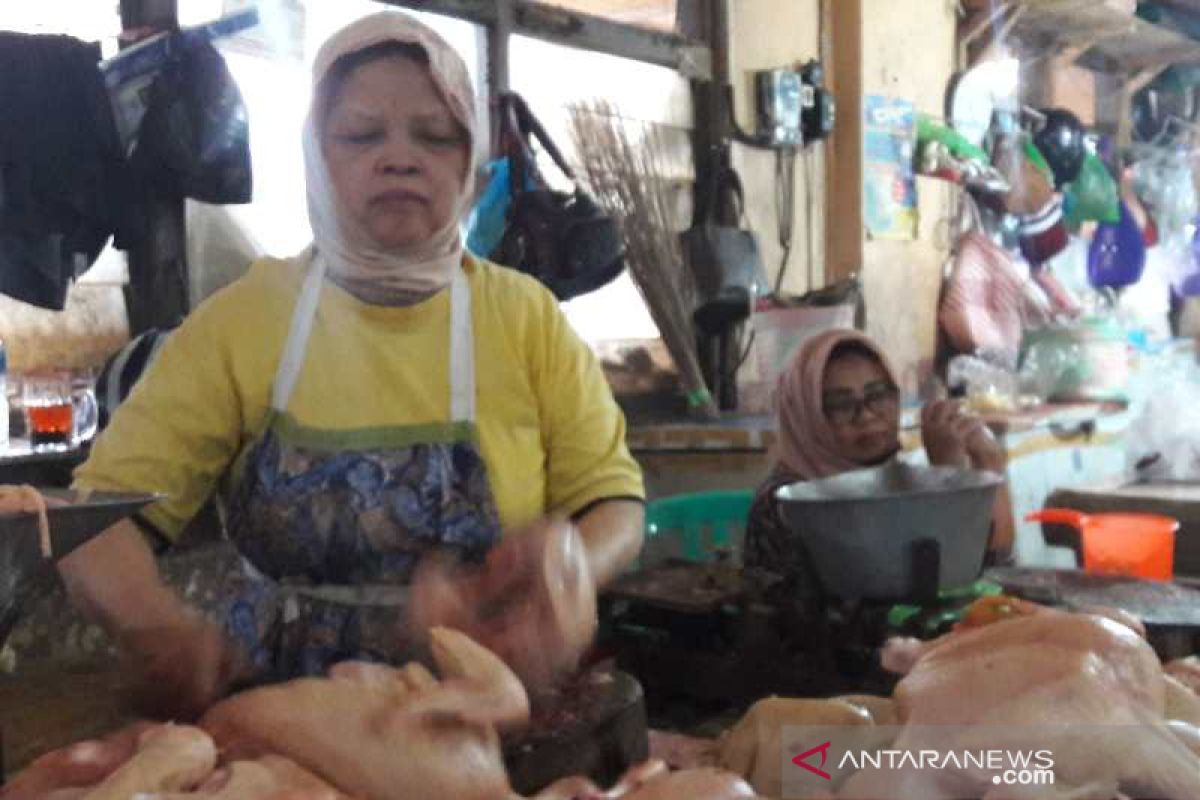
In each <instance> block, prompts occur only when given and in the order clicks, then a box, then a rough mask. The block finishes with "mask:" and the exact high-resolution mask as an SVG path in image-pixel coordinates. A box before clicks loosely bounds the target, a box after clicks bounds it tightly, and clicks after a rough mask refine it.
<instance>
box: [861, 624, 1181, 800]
mask: <svg viewBox="0 0 1200 800" xmlns="http://www.w3.org/2000/svg"><path fill="white" fill-rule="evenodd" d="M1166 691H1167V690H1166V687H1165V685H1164V680H1163V673H1162V668H1161V665H1160V664H1159V661H1158V658H1157V656H1155V654H1154V651H1153V650H1152V649H1151V648H1150V646H1149V645H1148V644H1147V643H1146V641H1145V640H1144V639H1142V638H1141V637H1140V636H1139V635H1138V634H1137V633H1136V632H1134V631H1133V630H1132V629H1131V628H1129V627H1128V626H1127V625H1124V624H1120V623H1117V622H1114V621H1112V620H1111V619H1108V618H1106V617H1101V616H1097V615H1092V614H1072V613H1066V612H1061V611H1055V610H1052V609H1043V610H1040V611H1038V612H1037V613H1033V614H1029V615H1023V616H1015V617H1012V618H1009V619H1005V620H1002V621H998V622H994V623H992V624H989V625H986V626H983V627H979V628H975V629H966V630H963V631H960V632H956V633H953V634H950V635H948V636H945V637H943V638H941V639H938V640H936V641H934V642H930V643H928V644H926V645H925V646H923V647H922V648H921V652H920V654H919V656H918V657H917V659H916V661H915V663H914V665H913V666H912V669H911V670H910V671H909V673H908V675H907V676H906V677H905V678H904V679H903V680H902V681H901V682H900V683H899V685H898V686H897V687H896V692H895V699H896V705H897V710H898V712H899V718H900V720H901V722H902V723H903V724H904V725H905V727H904V729H903V730H902V731H901V733H900V735H899V737H898V738H897V739H896V741H895V743H894V744H893V747H894V749H896V750H907V751H920V750H924V749H938V748H941V749H945V747H946V746H947V745H948V744H951V742H950V741H948V740H947V735H946V734H945V733H943V731H946V730H948V728H946V727H945V726H954V727H953V729H954V731H955V733H954V739H953V742H952V744H953V746H954V748H955V749H961V750H968V751H970V750H992V749H998V750H1010V751H1024V752H1028V751H1037V750H1048V751H1050V752H1051V753H1052V754H1053V763H1054V771H1055V775H1056V783H1058V784H1061V785H1064V786H1087V785H1089V784H1096V783H1097V782H1099V783H1101V784H1104V783H1107V782H1112V783H1115V784H1118V785H1120V787H1121V788H1122V789H1123V790H1125V791H1128V792H1131V793H1132V794H1133V795H1134V796H1137V797H1159V798H1168V799H1172V800H1191V799H1192V798H1197V797H1200V760H1198V759H1197V758H1196V756H1195V755H1194V754H1193V753H1192V752H1191V751H1190V749H1189V748H1188V747H1187V746H1186V745H1185V744H1184V743H1183V742H1182V741H1181V739H1180V738H1179V737H1178V736H1177V735H1176V734H1174V733H1172V731H1171V729H1170V728H1169V727H1168V726H1167V725H1166V723H1165V720H1164V711H1165V697H1166ZM991 779H992V773H990V772H986V771H981V770H974V771H973V770H971V769H969V768H964V769H963V770H952V771H950V770H923V771H920V770H904V769H898V770H891V771H888V770H864V771H862V772H859V773H857V774H856V775H854V776H852V777H851V778H850V779H849V780H848V781H847V783H846V784H845V786H844V787H843V788H842V794H841V796H844V797H847V798H854V797H877V796H887V797H912V798H921V800H937V798H944V797H959V796H983V795H984V794H985V793H986V792H988V791H990V790H992V789H993V788H994V786H993V784H992V780H991Z"/></svg>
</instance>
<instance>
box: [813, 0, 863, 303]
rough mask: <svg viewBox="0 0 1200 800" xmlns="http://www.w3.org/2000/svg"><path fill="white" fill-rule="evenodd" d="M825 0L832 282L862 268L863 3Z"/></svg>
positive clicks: (827, 224) (827, 190)
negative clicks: (831, 103) (832, 109)
mask: <svg viewBox="0 0 1200 800" xmlns="http://www.w3.org/2000/svg"><path fill="white" fill-rule="evenodd" d="M824 2H825V6H824V7H823V8H824V11H825V14H824V18H825V21H826V24H828V25H829V26H830V36H831V39H832V49H833V58H832V61H831V64H830V65H829V68H828V69H827V70H826V75H828V76H829V79H830V84H831V88H832V90H833V96H834V99H835V101H836V102H837V125H835V126H834V129H833V135H832V136H831V137H830V138H829V139H828V140H826V150H825V157H826V164H827V168H826V170H825V208H826V214H825V262H826V272H825V277H826V280H827V281H829V282H834V281H838V280H842V279H844V278H848V277H850V276H851V275H854V274H857V273H859V272H860V271H861V270H862V260H863V209H862V198H863V189H862V187H863V138H862V137H863V74H862V54H863V5H862V0H824Z"/></svg>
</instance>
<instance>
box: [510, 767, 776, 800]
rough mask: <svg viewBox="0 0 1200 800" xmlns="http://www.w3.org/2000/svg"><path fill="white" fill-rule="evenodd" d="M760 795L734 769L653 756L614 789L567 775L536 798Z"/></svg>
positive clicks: (709, 799) (726, 799)
mask: <svg viewBox="0 0 1200 800" xmlns="http://www.w3.org/2000/svg"><path fill="white" fill-rule="evenodd" d="M743 797H757V795H755V794H754V790H753V789H751V788H750V786H749V784H747V783H746V782H745V781H744V780H742V779H741V778H740V777H739V776H737V775H735V774H733V773H732V772H727V771H725V770H721V769H716V768H714V767H702V768H698V769H685V770H680V771H678V772H671V771H670V770H669V769H668V768H667V765H666V764H665V763H663V762H662V761H659V760H658V759H651V760H649V761H646V762H644V763H642V764H638V765H636V766H634V767H631V768H630V769H629V770H628V771H626V773H625V774H624V775H623V776H621V779H620V780H619V781H617V782H616V783H615V784H614V785H613V786H612V788H611V789H609V790H608V791H603V790H601V789H599V788H597V787H596V785H595V784H594V783H592V782H591V781H589V780H587V779H586V778H578V777H576V778H564V779H563V780H561V781H558V782H557V783H555V784H553V785H552V786H549V787H547V788H546V789H544V790H542V791H541V792H540V793H538V795H537V796H536V797H535V798H533V800H738V799H739V798H743Z"/></svg>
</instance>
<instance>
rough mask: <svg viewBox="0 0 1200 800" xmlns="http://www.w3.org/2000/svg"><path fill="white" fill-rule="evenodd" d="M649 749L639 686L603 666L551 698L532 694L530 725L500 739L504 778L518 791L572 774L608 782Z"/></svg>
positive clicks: (534, 789) (533, 791)
mask: <svg viewBox="0 0 1200 800" xmlns="http://www.w3.org/2000/svg"><path fill="white" fill-rule="evenodd" d="M649 755H650V741H649V733H648V729H647V724H646V703H645V698H644V696H643V694H642V687H641V685H640V684H639V683H638V682H637V680H635V679H634V677H633V676H632V675H629V674H628V673H625V672H620V671H618V670H609V669H596V670H593V671H589V672H587V673H584V675H582V676H581V677H580V678H579V679H577V680H576V681H574V682H572V684H571V685H570V686H568V687H566V688H565V689H563V690H561V691H559V692H558V693H557V694H556V696H554V697H552V698H549V699H545V698H543V699H540V700H539V699H537V698H534V701H533V719H532V721H531V726H530V729H529V730H528V731H526V732H524V733H522V734H520V735H519V736H517V737H515V738H514V737H506V738H505V740H504V764H505V767H507V769H508V776H509V781H510V782H511V783H512V787H513V789H514V790H515V791H516V792H518V793H520V794H524V795H531V794H536V793H537V792H539V791H541V790H542V789H544V788H545V787H547V786H549V785H550V784H551V783H554V782H555V781H556V780H558V779H560V778H565V777H568V776H572V775H583V776H585V777H588V778H591V779H592V781H594V782H595V783H596V784H598V785H600V786H610V785H612V784H613V783H615V782H616V781H617V780H618V779H619V778H620V777H621V775H623V774H624V773H625V771H626V770H627V769H629V767H631V766H633V765H634V764H638V763H640V762H642V761H645V760H646V759H647V758H648V757H649Z"/></svg>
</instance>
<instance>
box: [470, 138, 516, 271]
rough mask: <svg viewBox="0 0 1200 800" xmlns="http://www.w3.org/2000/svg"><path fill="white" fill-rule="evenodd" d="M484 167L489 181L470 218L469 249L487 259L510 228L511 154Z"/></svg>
mask: <svg viewBox="0 0 1200 800" xmlns="http://www.w3.org/2000/svg"><path fill="white" fill-rule="evenodd" d="M484 170H485V171H486V172H487V174H488V184H487V186H486V187H485V188H484V190H483V192H481V193H480V195H479V200H478V201H477V202H476V203H475V208H473V209H472V210H471V216H470V218H469V219H468V220H467V249H468V250H470V251H471V252H472V253H474V254H475V255H477V256H481V257H483V258H487V257H488V255H489V254H490V253H491V252H492V251H493V250H495V249H496V247H497V246H498V245H499V244H500V240H501V239H503V238H504V230H505V228H507V227H508V208H509V206H510V205H512V191H511V190H510V188H509V163H508V157H507V156H506V157H504V158H498V159H495V160H494V161H490V162H488V164H487V165H486V166H485V167H484Z"/></svg>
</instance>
